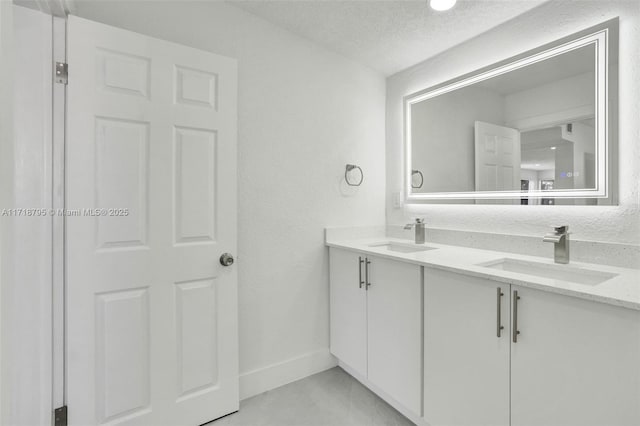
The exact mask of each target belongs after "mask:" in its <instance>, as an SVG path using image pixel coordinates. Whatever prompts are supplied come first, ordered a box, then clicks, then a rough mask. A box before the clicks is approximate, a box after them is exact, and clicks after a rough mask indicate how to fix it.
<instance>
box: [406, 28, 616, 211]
mask: <svg viewBox="0 0 640 426" xmlns="http://www.w3.org/2000/svg"><path fill="white" fill-rule="evenodd" d="M616 44H617V21H609V22H607V23H605V24H602V25H600V26H597V27H594V28H591V29H589V30H586V31H583V32H581V33H579V34H576V35H574V36H571V37H567V38H565V39H563V40H560V41H558V42H556V43H553V44H552V45H546V46H543V47H541V48H539V49H536V50H534V51H530V52H527V53H525V54H523V55H520V56H518V57H516V58H511V59H509V60H506V61H503V62H502V63H500V64H497V65H495V66H492V67H488V68H485V69H483V70H480V71H478V72H476V73H471V74H468V75H466V76H463V77H460V78H457V79H454V80H451V81H449V82H446V83H444V84H442V85H439V86H436V87H434V88H431V89H427V90H424V91H421V92H419V93H416V94H413V95H410V96H407V97H406V98H405V121H406V123H405V148H406V168H405V170H406V183H405V185H406V188H407V191H406V197H407V201H408V202H425V201H427V202H440V203H443V202H445V203H478V204H487V203H491V204H494V203H500V204H505V203H506V204H549V205H552V204H580V205H585V204H612V203H614V202H615V197H614V196H613V192H614V185H613V183H614V182H612V179H611V175H612V172H611V168H612V167H615V162H614V161H613V160H612V153H613V152H615V150H614V143H615V140H614V139H615V138H614V136H615V133H614V130H615V124H616V123H615V121H616V120H615V115H614V112H615V108H612V105H614V99H613V98H615V97H616V95H617V79H616V78H614V73H617V60H616V58H617V56H616Z"/></svg>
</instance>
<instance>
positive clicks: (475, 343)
mask: <svg viewBox="0 0 640 426" xmlns="http://www.w3.org/2000/svg"><path fill="white" fill-rule="evenodd" d="M424 273H425V276H424V281H425V287H424V288H425V294H424V327H425V332H424V419H425V420H426V421H427V422H428V423H429V424H431V425H432V426H439V425H447V426H455V425H458V426H480V425H486V426H503V425H504V426H508V425H509V287H510V286H509V284H501V283H497V282H495V281H490V280H485V279H480V278H475V277H469V276H465V275H460V274H455V273H451V272H446V271H441V270H437V269H431V268H425V272H424ZM498 289H500V290H501V292H502V293H503V296H502V297H499V295H498V294H499V293H498ZM498 301H500V302H498ZM498 303H499V304H498ZM499 309H500V310H499ZM499 312H500V315H501V324H502V326H504V329H503V330H501V332H500V337H498V313H499Z"/></svg>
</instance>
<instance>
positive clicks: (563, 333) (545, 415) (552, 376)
mask: <svg viewBox="0 0 640 426" xmlns="http://www.w3.org/2000/svg"><path fill="white" fill-rule="evenodd" d="M347 234H348V233H347ZM347 234H344V233H342V234H340V233H333V232H330V231H328V232H327V238H326V245H327V246H328V247H329V256H330V317H331V352H332V353H333V355H335V356H336V357H337V358H338V360H339V364H340V366H341V367H342V368H344V369H345V370H346V371H347V372H349V373H350V374H351V375H353V376H354V377H356V378H357V379H358V380H360V381H361V382H362V383H363V384H365V385H366V386H368V387H369V388H370V389H371V390H373V391H374V392H376V393H377V394H378V395H380V396H381V397H382V398H383V399H385V400H386V401H387V402H389V403H390V404H391V405H392V406H394V407H395V408H396V409H398V410H399V411H400V412H401V413H403V414H404V415H405V416H407V417H408V418H409V419H410V420H412V421H413V422H414V423H416V424H419V425H431V426H436V425H467V426H470V425H492V426H501V425H512V426H521V425H538V426H540V425H545V426H554V425H557V426H560V425H562V426H567V425H576V426H577V425H580V426H588V425H592V426H604V425H607V426H609V425H611V426H622V425H638V424H640V363H639V362H638V360H640V287H639V286H638V281H639V279H640V276H639V275H640V273H639V271H638V270H637V269H630V268H621V267H613V266H607V265H599V264H588V263H581V262H573V261H572V262H571V263H570V264H558V263H555V262H554V260H553V259H549V258H546V257H545V258H542V257H535V256H526V255H520V254H514V253H504V252H498V251H491V250H483V249H478V248H467V247H461V246H453V245H445V244H436V243H431V242H429V241H427V242H426V243H424V244H415V243H413V242H412V241H411V240H404V239H398V238H387V237H385V236H384V234H382V235H380V234H378V236H377V237H376V236H370V237H367V236H363V235H362V233H361V234H360V235H358V236H357V237H353V235H351V236H349V235H347ZM356 234H357V233H356ZM549 250H550V251H551V250H552V247H551V246H550V247H549Z"/></svg>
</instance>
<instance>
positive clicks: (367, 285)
mask: <svg viewBox="0 0 640 426" xmlns="http://www.w3.org/2000/svg"><path fill="white" fill-rule="evenodd" d="M365 263H366V268H365V270H364V280H365V286H366V289H367V290H369V287H371V283H370V282H369V265H371V261H370V260H369V258H367V259H366V261H365Z"/></svg>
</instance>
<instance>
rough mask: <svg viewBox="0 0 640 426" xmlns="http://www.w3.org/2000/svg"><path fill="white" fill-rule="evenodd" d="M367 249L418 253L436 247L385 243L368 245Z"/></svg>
mask: <svg viewBox="0 0 640 426" xmlns="http://www.w3.org/2000/svg"><path fill="white" fill-rule="evenodd" d="M369 247H380V248H386V249H387V250H389V251H397V252H399V253H417V252H419V251H428V250H435V249H436V248H437V247H429V246H421V245H417V244H410V243H407V244H403V243H393V242H389V241H385V242H383V243H376V244H370V245H369Z"/></svg>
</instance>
